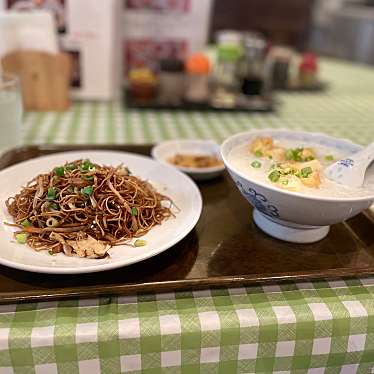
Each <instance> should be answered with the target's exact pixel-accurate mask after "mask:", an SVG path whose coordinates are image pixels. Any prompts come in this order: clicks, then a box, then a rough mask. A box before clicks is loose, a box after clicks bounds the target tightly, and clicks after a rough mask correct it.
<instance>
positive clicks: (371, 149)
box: [325, 142, 374, 187]
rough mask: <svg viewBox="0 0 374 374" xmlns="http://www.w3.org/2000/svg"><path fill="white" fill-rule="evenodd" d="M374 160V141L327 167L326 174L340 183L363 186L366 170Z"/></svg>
mask: <svg viewBox="0 0 374 374" xmlns="http://www.w3.org/2000/svg"><path fill="white" fill-rule="evenodd" d="M373 160H374V142H373V143H371V144H369V145H368V146H367V147H366V148H364V149H363V150H362V151H360V152H357V153H355V154H353V155H352V156H350V157H348V158H345V159H343V160H339V161H337V162H335V163H334V164H332V165H330V166H329V167H328V168H326V169H325V175H326V176H327V177H328V178H329V179H331V180H333V181H335V182H337V183H340V184H345V185H347V186H350V187H361V186H362V185H363V183H364V179H365V172H366V169H367V168H368V166H369V165H370V164H371V162H372V161H373Z"/></svg>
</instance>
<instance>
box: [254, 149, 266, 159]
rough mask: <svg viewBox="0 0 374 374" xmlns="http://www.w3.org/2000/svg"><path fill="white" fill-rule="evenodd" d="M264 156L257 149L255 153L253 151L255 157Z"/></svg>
mask: <svg viewBox="0 0 374 374" xmlns="http://www.w3.org/2000/svg"><path fill="white" fill-rule="evenodd" d="M263 155H264V154H263V153H262V152H261V151H260V150H259V149H257V150H256V151H255V156H256V157H262V156H263Z"/></svg>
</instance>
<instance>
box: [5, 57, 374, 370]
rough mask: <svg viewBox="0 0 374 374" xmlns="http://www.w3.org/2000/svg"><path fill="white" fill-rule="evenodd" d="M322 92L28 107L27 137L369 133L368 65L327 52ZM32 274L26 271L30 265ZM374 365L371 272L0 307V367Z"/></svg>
mask: <svg viewBox="0 0 374 374" xmlns="http://www.w3.org/2000/svg"><path fill="white" fill-rule="evenodd" d="M322 78H323V79H325V80H327V81H328V82H329V84H330V89H329V90H328V91H327V92H325V93H308V94H307V93H283V94H280V95H279V97H278V99H279V103H280V106H279V109H278V111H277V112H275V113H269V114H246V113H206V114H205V113H200V112H192V113H186V112H176V113H173V112H160V113H159V112H155V111H145V112H141V111H137V110H124V109H123V108H122V107H121V105H120V104H118V103H77V104H75V105H74V106H73V107H72V108H71V110H70V111H68V112H66V113H44V114H41V113H27V114H26V116H25V125H24V142H25V143H27V144H35V143H57V144H63V143H87V142H89V143H151V142H155V141H158V140H162V139H168V138H174V137H178V138H187V137H199V138H214V139H216V140H218V141H220V140H222V139H223V138H225V137H226V136H228V135H230V134H232V133H235V132H238V131H243V130H246V129H250V128H261V127H287V128H294V129H298V128H300V129H306V130H313V131H323V132H326V133H329V134H332V135H335V136H343V137H347V138H350V139H352V140H353V141H356V142H358V143H362V144H366V143H369V142H370V141H372V140H373V139H374V123H373V121H374V105H373V104H374V100H373V99H374V69H370V68H368V67H364V66H358V65H352V64H349V63H343V62H338V61H334V60H324V61H323V62H322ZM30 276H31V275H30ZM128 372H129V373H149V374H151V373H152V374H153V373H186V374H187V373H188V374H189V373H222V374H229V373H278V374H280V373H282V374H286V373H300V374H301V373H307V374H322V373H325V374H337V373H342V374H353V373H361V374H369V373H374V277H368V278H362V279H351V280H346V281H343V280H336V281H329V282H328V281H318V282H302V283H288V284H281V285H277V284H274V285H268V286H262V287H248V288H235V289H233V288H231V289H219V290H213V289H212V290H204V291H194V292H176V293H174V292H173V293H163V294H152V295H138V296H127V297H119V298H117V297H103V298H100V299H93V300H79V301H78V300H71V301H62V302H48V303H38V304H18V305H6V306H0V374H11V373H17V374H18V373H20V374H28V373H36V374H55V373H67V374H74V373H84V374H85V373H89V374H98V373H115V374H117V373H128Z"/></svg>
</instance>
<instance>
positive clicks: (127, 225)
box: [6, 160, 173, 258]
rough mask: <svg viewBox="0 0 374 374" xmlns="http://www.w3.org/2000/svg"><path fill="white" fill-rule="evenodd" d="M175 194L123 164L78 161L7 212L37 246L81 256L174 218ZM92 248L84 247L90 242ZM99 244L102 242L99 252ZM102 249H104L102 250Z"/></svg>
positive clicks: (27, 191)
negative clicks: (161, 189)
mask: <svg viewBox="0 0 374 374" xmlns="http://www.w3.org/2000/svg"><path fill="white" fill-rule="evenodd" d="M172 205H173V203H172V201H171V199H170V198H168V197H167V196H164V195H162V194H160V193H158V192H157V191H156V190H155V189H154V187H153V186H152V185H151V184H150V183H149V182H147V181H144V180H141V179H139V178H137V177H135V176H133V175H131V173H130V172H129V171H128V169H127V168H125V167H123V166H122V165H120V166H118V167H111V166H100V165H98V164H93V163H91V162H90V161H89V160H76V161H74V162H71V163H66V164H65V165H64V166H62V167H57V168H55V169H54V170H53V171H51V172H49V173H46V174H40V175H38V176H37V177H36V178H34V179H33V180H31V181H30V182H28V183H27V185H26V186H25V187H23V188H22V189H21V191H20V192H19V193H18V194H16V195H15V196H12V197H9V198H8V199H7V201H6V206H7V209H8V212H9V213H10V215H11V216H12V217H13V219H14V223H15V225H16V226H17V227H19V228H20V230H19V231H17V232H16V233H15V235H17V234H20V233H22V234H26V237H27V239H26V242H27V244H28V245H29V246H30V247H32V248H33V249H35V250H37V251H40V250H49V251H50V253H51V254H55V253H59V252H64V253H65V254H67V255H72V254H76V255H78V256H80V257H93V258H98V257H104V256H105V255H106V254H107V250H108V249H109V248H110V247H112V246H114V245H119V244H124V243H128V242H129V241H130V240H131V239H132V238H138V237H141V236H143V235H144V234H146V233H147V232H148V231H149V230H150V229H152V227H154V226H155V225H158V224H161V223H162V222H163V221H164V220H165V219H167V218H168V217H170V216H172V215H173V213H172V211H171V207H172ZM85 241H86V244H88V246H86V247H84V246H80V245H79V244H82V243H85ZM95 243H96V244H97V245H98V244H100V245H101V247H100V246H98V247H97V250H95ZM99 247H100V248H99Z"/></svg>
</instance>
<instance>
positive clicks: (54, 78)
mask: <svg viewBox="0 0 374 374" xmlns="http://www.w3.org/2000/svg"><path fill="white" fill-rule="evenodd" d="M2 66H3V69H4V71H6V72H9V73H13V74H15V75H17V76H18V77H19V78H20V82H21V89H22V96H23V104H24V108H25V110H35V111H63V110H66V109H68V108H69V106H70V98H69V88H70V77H71V69H72V63H71V59H70V56H69V55H67V54H65V53H59V54H49V53H45V52H34V51H18V52H12V53H9V54H7V55H5V56H4V57H3V58H2Z"/></svg>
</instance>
